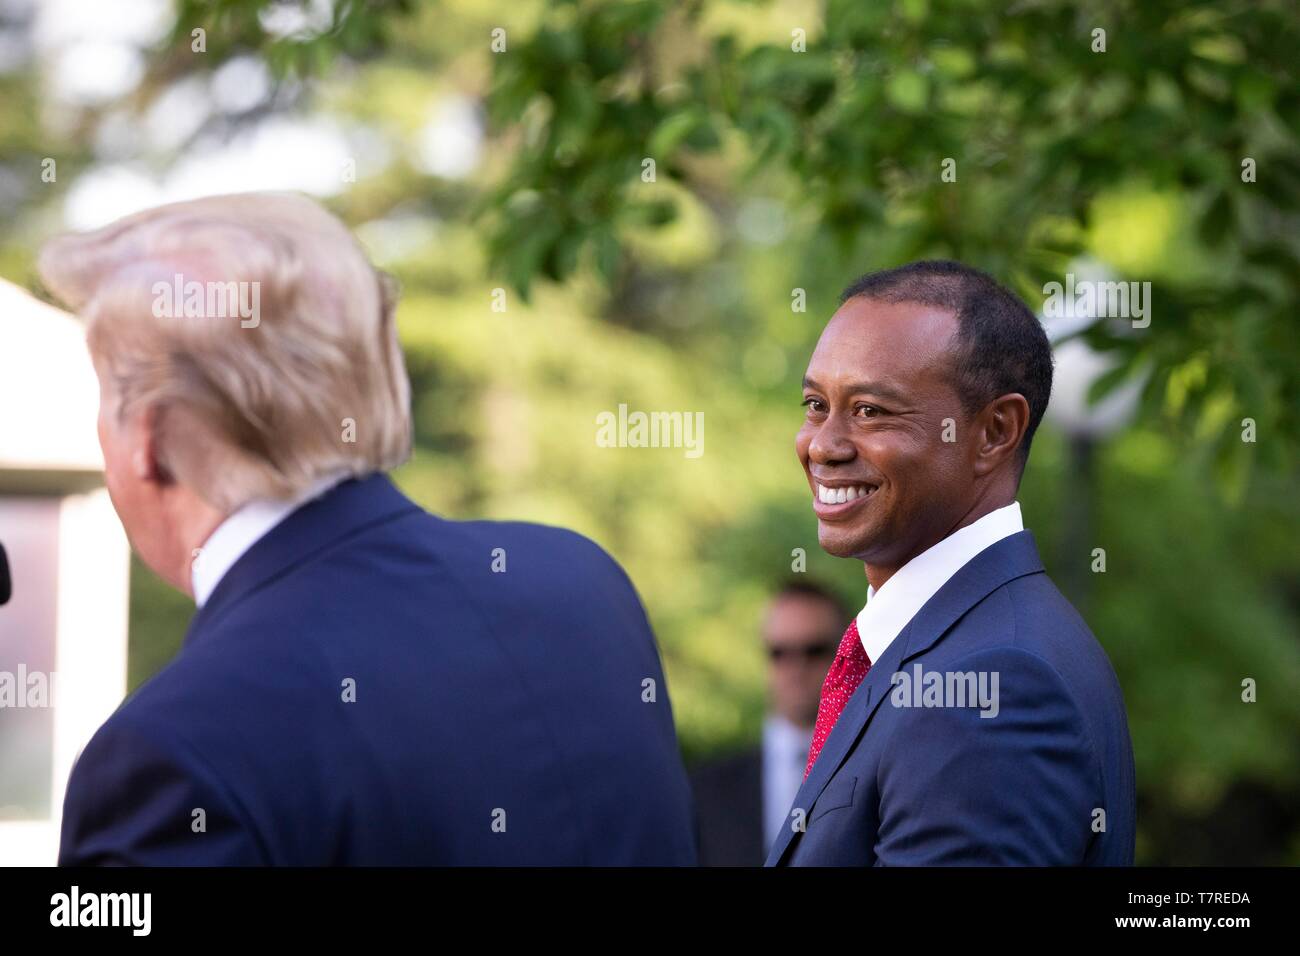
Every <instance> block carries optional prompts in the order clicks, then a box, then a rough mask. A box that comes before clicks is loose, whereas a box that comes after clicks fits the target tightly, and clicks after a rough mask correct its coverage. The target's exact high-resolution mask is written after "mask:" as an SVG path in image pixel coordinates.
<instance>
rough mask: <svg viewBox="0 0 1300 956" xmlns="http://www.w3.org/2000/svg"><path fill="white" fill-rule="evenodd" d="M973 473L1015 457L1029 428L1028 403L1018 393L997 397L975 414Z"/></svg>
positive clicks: (997, 465) (994, 467) (999, 464)
mask: <svg viewBox="0 0 1300 956" xmlns="http://www.w3.org/2000/svg"><path fill="white" fill-rule="evenodd" d="M975 428H976V437H977V441H976V445H975V474H976V475H979V476H983V475H987V474H990V473H991V472H993V471H995V470H997V469H998V468H1000V467H1001V466H1002V463H1003V462H1005V461H1007V460H1008V459H1010V458H1013V457H1015V455H1016V450H1017V449H1018V448H1019V447H1020V443H1021V442H1022V441H1023V440H1024V437H1025V432H1026V431H1027V430H1028V428H1029V402H1028V401H1027V400H1026V399H1025V396H1023V395H1021V394H1020V393H1019V392H1011V393H1009V394H1007V395H1002V396H999V397H998V398H995V399H993V401H991V402H989V403H988V404H987V405H985V406H984V409H983V411H981V412H980V413H979V415H977V416H976V417H975Z"/></svg>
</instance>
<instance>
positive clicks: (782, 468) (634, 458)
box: [0, 0, 1300, 864]
mask: <svg viewBox="0 0 1300 956" xmlns="http://www.w3.org/2000/svg"><path fill="white" fill-rule="evenodd" d="M53 6H55V7H58V6H60V4H57V3H56V4H53ZM143 6H144V7H147V8H149V9H151V10H155V13H154V15H153V17H152V19H148V21H147V22H145V23H143V24H141V23H139V22H136V23H135V25H134V27H131V19H130V17H128V16H126V14H125V13H119V14H118V16H116V17H114V18H113V20H112V23H108V22H107V21H103V20H102V19H101V20H100V21H97V23H98V27H99V29H100V34H99V36H98V40H97V41H96V42H99V43H100V44H101V45H102V44H103V42H104V34H105V31H107V34H108V35H109V36H113V37H116V41H115V42H117V43H118V45H119V46H120V47H122V48H123V49H127V50H129V51H131V52H132V54H133V57H134V59H132V60H131V63H132V64H133V66H132V67H131V68H129V69H125V74H126V76H125V78H123V79H121V80H120V81H111V82H110V80H111V79H112V77H114V76H116V75H117V74H115V73H114V72H113V70H112V69H105V71H104V72H99V73H96V72H95V70H96V69H97V68H98V66H99V65H102V64H104V63H106V62H108V63H109V65H110V66H111V58H110V60H104V59H103V56H104V54H103V53H102V51H101V52H100V54H98V56H99V57H100V59H96V55H95V54H94V53H93V50H92V49H90V48H88V47H86V46H85V45H84V43H83V45H82V46H80V47H79V46H78V45H77V44H78V43H82V41H81V40H79V39H77V35H76V34H75V31H74V32H73V33H72V34H70V36H72V39H68V38H67V37H66V36H63V34H61V33H60V32H59V30H57V29H56V30H53V31H52V32H53V33H54V34H55V39H53V40H50V39H49V38H48V36H46V34H48V33H50V32H51V31H50V30H44V32H43V29H44V28H42V26H41V24H42V22H43V21H42V17H45V16H48V15H49V14H48V11H38V9H37V6H36V5H34V4H31V5H24V4H23V3H11V4H9V6H8V7H7V8H6V9H5V12H4V13H3V14H2V15H0V27H3V29H4V30H5V31H7V32H9V33H13V34H15V35H18V36H22V37H26V38H27V39H28V40H29V45H30V49H29V50H28V54H27V55H26V56H18V57H17V58H16V59H15V58H14V57H12V56H10V58H9V60H8V61H6V62H5V63H4V64H3V67H4V68H3V71H0V97H3V101H4V103H5V108H4V110H3V111H2V112H0V203H3V206H2V207H0V208H2V209H3V211H4V212H5V213H6V214H5V215H4V216H3V217H2V218H0V274H4V275H6V276H9V277H12V278H16V279H18V280H19V281H26V282H28V284H33V283H34V280H33V279H32V259H33V250H34V248H35V247H36V245H37V244H38V243H39V241H40V240H41V239H42V238H44V237H45V236H48V235H49V234H50V233H52V232H54V231H56V230H58V229H60V228H67V227H69V226H83V225H94V224H98V222H99V221H101V220H105V219H106V218H112V215H117V214H121V213H124V212H129V211H132V210H133V209H134V208H138V207H139V206H141V205H151V204H153V203H154V202H160V201H165V200H167V199H171V198H182V197H184V196H188V195H192V194H197V193H201V192H204V191H208V192H223V191H230V190H232V189H242V188H271V187H276V188H279V187H283V188H301V189H305V190H306V191H309V192H312V193H314V194H315V195H317V196H320V197H321V198H322V199H323V200H324V201H325V202H326V203H327V204H328V205H329V206H330V207H331V208H332V209H334V210H335V211H336V212H338V213H339V214H340V215H341V216H342V217H343V218H344V219H345V220H346V221H347V222H348V223H349V225H351V226H353V227H354V228H356V229H357V231H358V235H359V236H360V237H361V239H362V241H363V242H364V243H365V244H366V246H367V248H368V249H369V250H370V252H371V254H372V256H373V257H374V259H375V260H376V262H377V263H378V264H379V265H380V266H382V267H383V268H385V269H387V270H389V271H391V272H393V273H394V274H395V275H396V276H397V277H398V278H399V279H400V280H401V283H402V286H403V289H404V297H403V300H402V304H401V307H400V309H399V322H400V329H401V335H402V340H403V343H404V346H405V349H406V354H407V361H408V366H409V369H410V373H411V378H412V383H413V386H414V412H415V422H416V437H417V443H416V452H415V455H414V457H413V459H412V460H411V462H410V463H409V464H408V465H407V466H405V467H404V468H402V469H401V470H400V472H399V473H398V474H397V478H398V480H399V482H400V483H401V485H402V486H403V487H404V488H405V489H406V490H407V492H408V493H410V494H411V495H413V496H414V497H415V498H416V499H417V500H418V501H420V502H421V503H422V504H423V505H424V506H425V507H427V508H429V509H430V510H433V511H436V512H438V513H441V514H444V515H448V516H452V517H490V518H515V519H528V520H534V521H540V522H545V523H553V524H561V525H566V526H569V527H572V528H575V529H577V530H579V531H581V532H583V533H585V534H587V535H589V536H591V537H592V538H594V539H595V540H596V541H598V542H599V543H601V544H602V545H603V546H604V547H605V548H607V549H608V550H609V551H610V552H611V553H612V554H613V555H614V556H615V557H616V558H617V559H618V560H619V561H620V562H622V564H623V565H624V566H625V567H626V568H627V570H628V572H629V574H630V575H631V577H632V579H633V581H634V582H635V583H636V585H637V587H638V589H639V591H640V593H641V596H642V599H643V601H644V603H645V605H646V607H647V609H648V612H649V614H650V617H651V620H652V623H653V624H654V627H655V630H656V633H657V635H658V637H659V640H660V644H661V647H662V650H663V655H664V658H665V663H666V667H667V672H668V679H669V684H670V692H671V694H672V699H673V704H674V707H675V713H676V717H677V721H678V726H679V731H680V735H681V741H682V746H683V748H684V750H685V752H686V754H687V756H688V758H690V759H696V758H698V757H700V756H703V755H705V754H708V753H711V752H715V751H718V750H720V749H725V748H730V747H734V746H738V745H740V744H742V743H744V742H745V741H746V740H749V739H752V738H753V737H754V736H755V735H756V733H757V729H758V724H759V721H760V719H761V716H762V713H763V695H764V688H763V674H764V660H763V656H762V654H761V652H760V646H759V644H758V638H757V625H758V620H759V616H760V614H761V612H762V610H763V605H764V601H765V599H766V597H767V595H768V594H769V593H770V591H771V588H772V586H773V585H774V583H775V582H777V581H779V580H781V579H783V578H785V577H787V576H788V575H789V573H790V571H791V568H792V561H793V560H794V555H795V554H796V553H797V549H803V551H804V552H805V553H806V555H807V571H808V574H809V575H810V576H812V577H816V578H818V579H820V580H822V581H824V582H826V583H829V584H830V585H831V586H833V587H834V588H836V589H837V590H838V591H840V592H841V593H842V594H843V595H844V596H845V599H846V600H847V601H848V602H849V603H850V604H852V605H859V604H860V603H861V602H862V601H863V600H864V599H865V580H864V578H863V575H862V569H861V567H860V566H857V565H855V564H854V563H853V562H845V561H839V560H836V559H832V558H829V557H827V556H826V555H824V554H822V553H821V552H820V550H819V549H818V547H817V536H816V524H815V520H814V518H813V515H812V513H811V510H810V508H809V506H808V501H807V498H808V494H807V490H806V486H805V484H804V480H803V477H802V475H801V472H800V469H799V466H798V463H797V461H796V459H795V455H794V448H793V441H794V434H795V431H796V429H797V428H798V425H799V422H800V420H801V417H802V412H801V409H800V407H799V401H800V398H801V395H800V391H799V380H800V376H801V374H802V372H803V368H804V364H805V362H806V360H807V357H808V355H809V353H810V351H811V349H812V346H813V344H814V343H815V341H816V339H817V336H818V334H819V333H820V331H821V328H822V325H823V324H824V322H825V320H826V319H827V318H828V317H829V316H830V315H831V314H832V313H833V311H834V310H835V308H836V305H837V297H838V293H839V291H840V290H841V288H843V287H844V286H845V285H846V284H847V283H848V282H849V281H850V280H851V279H853V278H855V277H856V276H857V275H858V274H860V273H862V272H866V271H869V270H872V269H877V268H883V267H888V266H891V265H897V264H900V263H903V262H906V261H909V260H912V259H916V258H922V257H951V258H958V259H961V260H963V261H965V262H967V263H969V264H971V265H975V266H979V267H982V268H985V269H988V270H990V271H992V272H993V273H994V274H996V275H997V276H998V277H999V278H1000V279H1002V280H1003V281H1004V282H1006V283H1007V284H1009V285H1010V286H1012V287H1013V288H1014V289H1016V291H1018V292H1019V293H1020V294H1022V295H1023V296H1024V298H1025V299H1026V301H1028V302H1029V303H1030V305H1031V307H1035V308H1037V307H1039V306H1040V305H1041V303H1042V301H1043V298H1044V294H1043V286H1044V283H1046V282H1050V281H1060V282H1063V281H1064V280H1065V276H1066V274H1067V273H1070V272H1077V273H1079V274H1080V275H1083V274H1085V273H1086V274H1094V273H1095V274H1104V275H1106V276H1110V277H1113V278H1116V279H1122V280H1131V281H1142V282H1150V283H1151V288H1152V293H1151V303H1152V306H1151V324H1150V326H1149V327H1148V328H1146V329H1142V330H1134V329H1133V328H1132V327H1131V326H1130V324H1129V323H1123V322H1122V323H1109V322H1095V323H1093V324H1091V325H1088V326H1087V327H1086V328H1084V329H1081V330H1077V337H1078V338H1079V342H1077V343H1076V344H1075V346H1072V348H1076V349H1077V353H1076V356H1075V358H1077V361H1075V359H1074V358H1072V359H1071V361H1070V369H1069V371H1070V375H1069V376H1064V377H1062V379H1061V381H1062V383H1063V387H1064V383H1065V379H1066V378H1069V379H1070V381H1071V382H1073V383H1075V384H1077V385H1078V388H1077V389H1076V391H1077V393H1078V395H1077V396H1076V397H1077V398H1078V400H1079V401H1080V402H1082V400H1083V397H1084V396H1086V395H1091V396H1092V397H1094V398H1104V397H1105V396H1106V393H1109V395H1110V396H1111V398H1112V399H1115V398H1122V394H1123V393H1124V392H1125V390H1126V389H1127V390H1131V391H1132V392H1133V393H1134V394H1136V393H1137V392H1140V395H1141V397H1140V400H1136V401H1134V402H1132V403H1131V404H1132V407H1131V408H1130V409H1127V410H1126V411H1125V412H1124V414H1121V415H1119V416H1118V419H1117V422H1116V424H1115V427H1111V428H1103V429H1092V430H1089V429H1088V428H1086V427H1085V426H1084V425H1082V424H1080V416H1079V414H1075V415H1074V416H1073V417H1072V416H1070V415H1060V416H1058V415H1053V417H1052V418H1051V419H1049V422H1048V424H1047V425H1046V426H1045V427H1044V431H1043V432H1042V433H1041V437H1040V438H1038V439H1037V440H1036V441H1035V445H1034V453H1033V456H1032V458H1031V461H1030V465H1029V469H1028V471H1027V474H1026V477H1025V480H1024V485H1023V486H1022V489H1021V494H1020V500H1021V502H1022V506H1023V508H1024V511H1025V517H1026V521H1027V524H1028V526H1029V527H1030V528H1032V529H1033V531H1034V532H1035V534H1036V536H1037V538H1038V541H1039V545H1040V549H1041V550H1042V552H1043V556H1044V560H1045V561H1046V563H1047V565H1048V570H1049V572H1050V573H1051V574H1052V575H1053V577H1054V578H1055V579H1056V580H1057V581H1058V583H1060V584H1061V585H1062V587H1063V588H1065V589H1066V590H1067V592H1068V593H1069V594H1070V596H1071V597H1072V599H1073V600H1075V602H1076V603H1077V604H1078V605H1079V606H1080V608H1081V610H1082V611H1083V613H1084V615H1085V617H1086V618H1087V619H1088V621H1089V622H1090V624H1091V626H1092V628H1093V630H1094V632H1095V633H1096V634H1097V637H1098V639H1099V640H1100V641H1101V643H1102V644H1103V645H1104V647H1105V648H1106V650H1107V652H1108V653H1109V655H1110V658H1111V660H1112V661H1113V663H1114V665H1115V668H1116V670H1117V672H1118V674H1119V677H1120V681H1121V683H1122V685H1123V688H1124V693H1125V699H1126V701H1127V705H1128V710H1129V719H1130V725H1131V730H1132V734H1133V741H1134V749H1135V754H1136V760H1137V771H1138V783H1139V839H1138V860H1139V862H1141V863H1149V864H1192V863H1196V864H1238V863H1244V864H1256V863H1267V864H1276V863H1289V864H1296V863H1300V628H1298V627H1297V624H1298V623H1300V547H1297V544H1296V541H1297V529H1300V521H1297V518H1298V517H1300V514H1298V512H1300V495H1298V494H1297V491H1298V490H1300V487H1298V482H1297V454H1296V452H1297V444H1298V440H1300V426H1298V425H1297V412H1298V411H1300V395H1298V394H1297V393H1298V390H1300V344H1297V342H1298V335H1297V333H1298V332H1300V328H1298V323H1297V319H1296V305H1297V301H1298V299H1300V296H1297V289H1298V286H1300V229H1297V226H1300V221H1298V220H1300V215H1298V210H1300V87H1298V85H1297V82H1296V75H1295V65H1294V64H1295V51H1296V50H1297V49H1300V27H1298V25H1297V18H1298V16H1300V14H1297V10H1296V8H1295V6H1294V5H1293V4H1291V3H1281V2H1252V3H1247V2H1220V3H1214V4H1203V3H1195V2H1193V3H1188V2H1174V0H1147V2H1137V0H1131V2H1130V0H1116V2H1111V3H1105V4H1096V5H1092V6H1089V5H1084V6H1082V7H1081V6H1079V5H1075V4H1067V3H1056V2H1050V0H1044V2H1028V3H1018V4H1012V5H1006V4H1001V3H994V2H983V0H946V2H939V0H934V2H924V0H912V2H902V3H893V4H889V3H880V4H875V3H871V4H867V3H860V2H846V0H829V2H767V3H764V2H730V0H705V2H681V3H669V2H659V0H646V2H594V0H593V2H565V3H551V4H544V3H538V2H524V0H447V2H430V3H417V2H387V3H385V2H373V3H368V4H359V3H358V4H337V5H336V4H331V3H330V2H328V0H318V2H305V3H288V2H280V3H270V2H262V0H230V2H216V3H199V2H181V3H177V4H171V3H167V2H164V0H158V2H157V3H153V2H150V3H146V4H143ZM114 8H115V5H114V4H111V3H108V4H105V5H104V9H109V10H112V9H114ZM138 8H139V7H138V5H137V13H138ZM15 11H17V12H15ZM59 22H60V23H61V22H62V21H59ZM123 23H126V24H127V26H126V27H124V26H122V24H123ZM92 26H94V24H92ZM128 27H131V28H130V29H128ZM69 29H70V28H69ZM114 30H118V31H119V33H118V34H114V33H113V31H114ZM196 30H201V31H203V32H202V41H203V42H202V46H203V49H202V50H201V51H199V50H196V45H197V42H198V41H197V40H196V36H197V35H196V33H195V32H194V31H196ZM1098 30H1101V31H1104V35H1099V34H1098V33H1097V32H1096V31H1098ZM65 32H66V31H65ZM43 36H46V38H45V39H42V37H43ZM69 51H71V52H69ZM88 51H89V52H88ZM77 54H80V58H78V55H77ZM119 67H120V64H119ZM121 72H123V70H122V69H121V68H119V69H118V73H121ZM65 74H66V75H65ZM87 75H89V79H87ZM106 77H107V78H106ZM79 81H80V86H79V85H78V82H79ZM48 157H54V158H56V159H57V164H58V176H57V179H56V180H55V181H53V182H47V181H43V180H42V179H41V178H40V170H41V168H42V167H41V164H42V160H43V159H45V158H48ZM947 160H952V161H953V162H952V163H947V164H945V161H947ZM648 161H649V162H648ZM945 168H947V169H950V170H952V171H955V174H956V178H955V181H945V178H944V177H943V176H942V175H941V174H942V172H943V170H944V169H945ZM295 177H296V178H295ZM951 179H952V177H951V176H949V177H948V180H951ZM110 214H111V215H110ZM1098 270H1100V271H1098ZM801 296H802V302H801ZM501 302H504V303H505V309H504V311H499V310H497V309H494V307H493V306H494V303H495V304H498V305H499V304H500V303H501ZM801 306H802V308H801ZM1084 342H1086V344H1087V348H1086V349H1084V347H1083V343H1084ZM1080 353H1082V354H1083V356H1084V357H1083V358H1079V357H1078V356H1079V354H1080ZM1066 354H1067V353H1066V352H1065V351H1064V350H1063V351H1062V352H1061V353H1060V360H1061V363H1062V365H1063V366H1064V365H1065V364H1066ZM1085 359H1086V361H1085ZM1089 382H1091V383H1092V385H1091V388H1089V387H1088V385H1089ZM1058 398H1060V399H1061V401H1063V402H1064V401H1067V400H1068V398H1069V396H1068V395H1066V394H1065V392H1064V391H1063V392H1062V393H1061V395H1059V396H1058ZM1054 401H1055V400H1054ZM620 403H626V404H627V405H628V406H629V407H630V408H632V409H642V410H661V411H682V412H703V413H704V422H705V428H704V454H703V455H702V456H701V457H699V458H694V459H692V458H687V457H686V456H685V455H684V454H683V451H682V450H681V449H630V448H629V449H607V448H600V447H598V446H597V444H596V441H595V432H596V416H597V415H598V414H599V413H600V412H602V411H614V410H616V409H617V407H618V405H619V404H620ZM1121 404H1123V402H1122V401H1121ZM1247 419H1249V420H1250V422H1251V423H1252V424H1251V426H1250V427H1253V431H1254V434H1253V436H1252V437H1253V438H1254V440H1253V441H1246V440H1243V433H1244V432H1246V431H1247V430H1248V428H1247V426H1246V425H1244V424H1243V422H1244V421H1245V420H1247ZM1096 548H1102V549H1104V550H1105V553H1106V570H1105V572H1104V573H1095V572H1094V571H1093V570H1092V565H1093V560H1094V554H1093V552H1094V549H1096ZM131 607H132V612H131V645H130V653H131V657H130V667H131V684H132V686H136V685H138V684H139V683H140V682H141V681H143V680H145V679H147V678H148V676H149V675H150V674H152V673H153V672H154V671H156V670H157V668H158V667H160V666H161V665H162V664H163V663H164V662H165V661H166V660H167V659H168V658H169V656H170V655H171V654H172V653H173V652H174V651H175V649H176V648H177V646H178V645H179V642H180V639H181V636H182V634H183V632H184V629H185V625H186V622H187V620H188V617H189V615H190V614H191V612H192V606H191V605H190V603H189V602H188V601H187V600H186V599H185V598H183V597H182V596H180V595H177V594H174V593H172V592H170V591H169V590H168V589H167V588H166V587H165V586H164V585H162V584H161V583H160V582H159V581H158V580H157V579H156V578H155V577H153V575H152V574H150V572H148V571H147V570H146V569H144V568H143V567H142V566H140V565H139V564H138V563H137V564H136V565H135V567H134V570H133V576H132V595H131ZM1248 679H1250V680H1253V681H1255V682H1256V684H1257V688H1258V690H1257V700H1256V701H1255V702H1253V703H1247V702H1244V701H1243V699H1242V684H1243V681H1245V680H1248Z"/></svg>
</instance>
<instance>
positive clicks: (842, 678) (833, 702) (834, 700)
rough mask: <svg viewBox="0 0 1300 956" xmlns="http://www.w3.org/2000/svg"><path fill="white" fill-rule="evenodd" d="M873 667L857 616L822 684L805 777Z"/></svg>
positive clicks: (805, 777) (841, 641) (810, 771)
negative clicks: (855, 692) (863, 642)
mask: <svg viewBox="0 0 1300 956" xmlns="http://www.w3.org/2000/svg"><path fill="white" fill-rule="evenodd" d="M869 670H871V660H870V659H869V658H868V657H867V652H866V651H865V650H863V648H862V638H861V637H859V636H858V621H857V618H854V619H853V621H852V623H850V624H849V629H848V630H847V631H845V632H844V637H843V638H842V639H841V640H840V648H839V650H838V651H836V652H835V663H833V664H832V665H831V669H830V670H829V671H827V672H826V680H825V681H824V682H823V683H822V699H821V703H820V704H818V705H817V726H816V727H814V728H813V738H812V746H811V747H809V748H808V766H807V767H805V768H804V772H803V778H804V779H805V780H807V779H808V774H810V773H812V768H813V764H815V763H816V762H817V754H819V753H821V749H822V744H824V743H826V738H827V737H829V736H830V735H831V728H832V727H834V726H835V721H837V720H839V717H840V712H841V711H843V710H844V705H845V704H847V703H848V702H849V698H850V697H852V696H853V692H854V691H855V690H857V689H858V685H859V684H861V683H862V678H864V677H866V676H867V671H869Z"/></svg>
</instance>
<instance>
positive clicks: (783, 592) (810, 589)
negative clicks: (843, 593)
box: [772, 577, 853, 621]
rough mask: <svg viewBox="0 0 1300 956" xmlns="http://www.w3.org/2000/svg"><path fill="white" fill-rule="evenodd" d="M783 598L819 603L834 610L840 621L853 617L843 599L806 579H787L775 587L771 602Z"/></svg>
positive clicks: (826, 588) (828, 589)
mask: <svg viewBox="0 0 1300 956" xmlns="http://www.w3.org/2000/svg"><path fill="white" fill-rule="evenodd" d="M783 597H804V598H809V599H810V600H815V601H821V602H822V603H823V604H826V605H829V606H830V607H832V608H834V609H835V613H836V615H837V616H838V617H839V618H840V620H843V621H847V620H848V619H849V618H850V617H852V616H853V612H852V611H850V610H849V606H848V605H847V604H845V603H844V601H843V599H842V598H841V597H840V596H839V595H838V594H836V593H835V592H834V591H832V590H831V589H830V588H828V587H825V586H824V585H821V584H818V583H817V582H816V581H812V580H809V579H807V578H797V577H792V578H787V579H786V580H785V581H782V582H781V584H780V586H778V587H777V589H776V593H775V594H773V595H772V600H773V601H776V600H777V599H778V598H783Z"/></svg>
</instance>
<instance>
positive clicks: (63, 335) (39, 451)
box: [0, 279, 103, 480]
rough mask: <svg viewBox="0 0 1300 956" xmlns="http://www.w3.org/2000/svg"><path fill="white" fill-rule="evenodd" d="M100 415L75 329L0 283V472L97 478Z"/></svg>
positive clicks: (76, 324) (81, 332)
mask: <svg viewBox="0 0 1300 956" xmlns="http://www.w3.org/2000/svg"><path fill="white" fill-rule="evenodd" d="M98 409H99V385H98V384H97V382H96V379H95V370H94V368H93V366H92V365H91V362H90V354H89V353H88V352H87V351H86V339H85V328H84V326H83V325H82V324H81V322H80V321H78V320H77V319H76V318H75V317H74V316H72V315H69V314H68V313H67V312H64V311H62V310H60V309H56V308H55V307H53V306H51V305H47V304H46V303H44V302H41V301H40V300H39V299H37V298H35V297H34V296H32V295H31V294H29V293H28V292H27V291H26V290H24V289H22V288H20V287H19V286H16V285H14V284H13V283H11V282H6V281H5V280H3V279H0V472H9V471H29V472H32V473H33V474H34V475H35V474H43V475H46V476H48V477H49V478H51V479H54V480H57V479H58V478H60V477H62V478H63V479H64V480H66V478H67V477H68V475H69V473H74V474H76V473H81V474H83V475H84V474H85V473H90V474H92V475H93V474H95V473H98V472H100V471H102V469H103V458H102V456H101V453H100V450H99V442H98V439H97V438H96V434H95V419H96V416H97V415H98ZM11 477H12V476H11Z"/></svg>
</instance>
